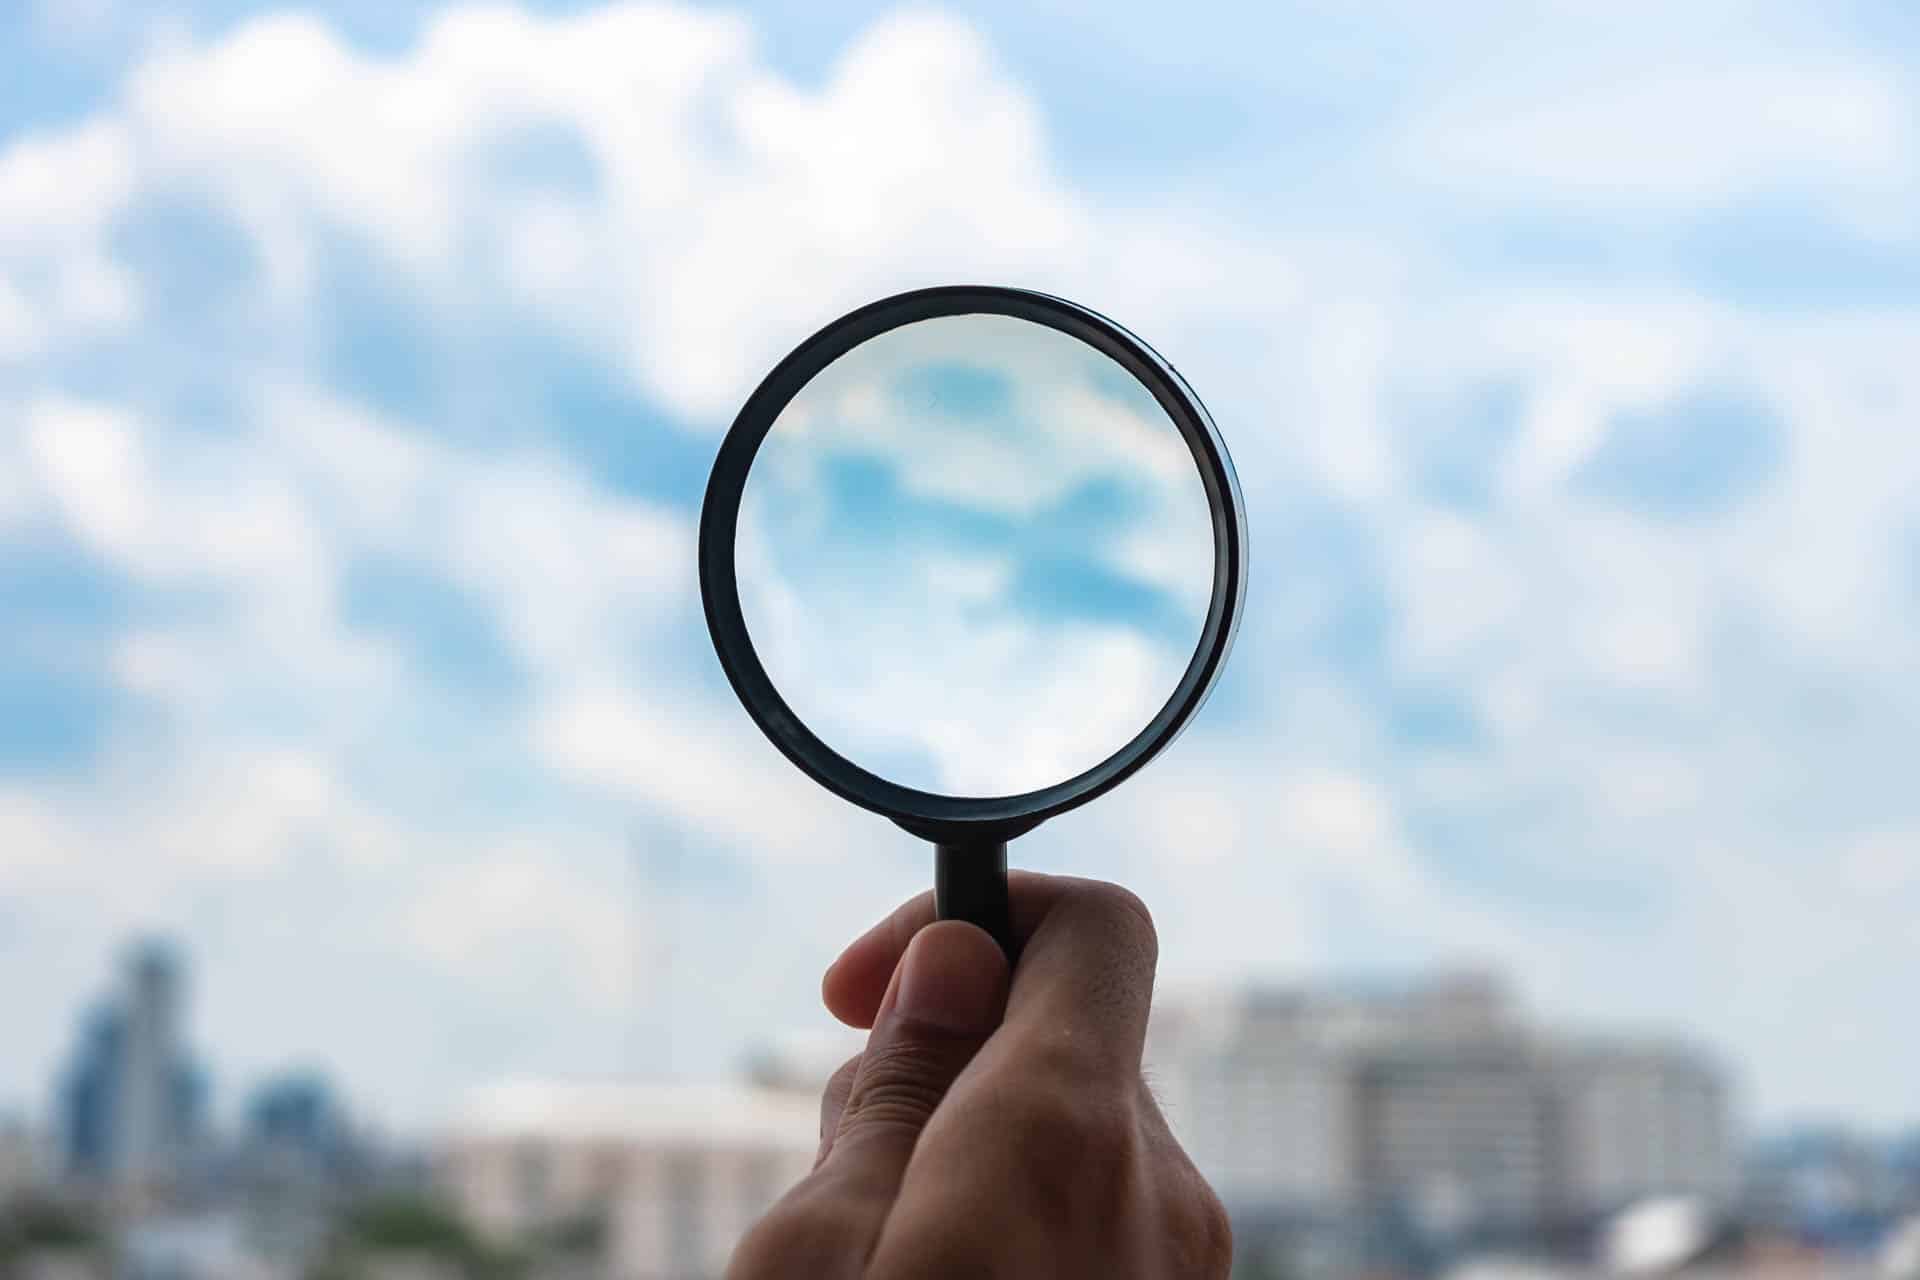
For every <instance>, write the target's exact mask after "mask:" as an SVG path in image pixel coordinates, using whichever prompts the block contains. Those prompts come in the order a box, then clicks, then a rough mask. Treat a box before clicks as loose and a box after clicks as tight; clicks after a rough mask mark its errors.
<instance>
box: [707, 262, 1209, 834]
mask: <svg viewBox="0 0 1920 1280" xmlns="http://www.w3.org/2000/svg"><path fill="white" fill-rule="evenodd" d="M960 315H1000V316H1010V317H1013V318H1016V319H1020V320H1027V321H1032V322H1034V323H1037V324H1042V325H1045V326H1047V327H1048V328H1051V329H1056V330H1058V331H1060V332H1062V333H1065V334H1068V335H1069V336H1071V337H1075V338H1078V339H1080V340H1081V341H1083V342H1085V343H1087V344H1088V345H1089V346H1091V347H1093V348H1094V349H1096V350H1097V351H1099V352H1100V353H1101V354H1103V355H1105V356H1107V357H1108V358H1110V359H1112V360H1113V361H1115V362H1116V363H1118V364H1119V365H1120V366H1121V367H1122V368H1124V369H1126V370H1127V371H1128V372H1129V373H1131V374H1133V376H1134V377H1135V378H1137V379H1138V380H1139V381H1140V382H1141V384H1142V385H1143V386H1145V387H1146V389H1147V390H1148V391H1149V392H1150V393H1152V395H1153V397H1154V400H1155V401H1156V402H1158V404H1159V405H1160V407H1161V409H1162V410H1163V411H1164V412H1165V413H1166V414H1167V416H1168V417H1169V418H1170V419H1171V420H1172V421H1173V424H1174V426H1175V427H1176V428H1177V429H1178V430H1179V432H1180V435H1181V438H1182V439H1184V440H1185V441H1186V443H1187V447H1188V450H1189V451H1190V452H1191V454H1192V455H1193V460H1194V465H1195V466H1196V468H1197V469H1198V470H1199V472H1200V478H1201V482H1202V484H1203V485H1204V487H1205V489H1206V493H1207V507H1208V510H1209V514H1210V516H1211V519H1212V524H1213V592H1212V596H1211V598H1210V599H1209V601H1208V605H1207V617H1206V622H1205V623H1204V625H1203V626H1202V627H1201V631H1200V640H1199V643H1198V644H1197V645H1196V646H1195V648H1194V653H1193V657H1192V659H1191V660H1190V661H1189V662H1188V664H1187V667H1186V670H1185V671H1184V672H1182V673H1181V677H1180V681H1179V683H1178V684H1177V685H1176V686H1175V687H1174V691H1173V693H1172V694H1171V695H1170V696H1169V697H1168V698H1167V700H1166V702H1165V703H1164V704H1163V705H1162V706H1161V708H1160V710H1159V711H1158V712H1157V713H1155V715H1154V716H1153V718H1152V719H1151V720H1149V721H1148V722H1147V725H1146V727H1145V728H1143V729H1141V730H1140V732H1139V733H1137V734H1135V735H1134V736H1133V737H1132V738H1130V739H1128V741H1127V742H1126V744H1125V745H1123V746H1122V747H1120V748H1119V749H1118V750H1117V751H1115V752H1114V753H1113V754H1111V755H1109V756H1107V757H1106V758H1105V759H1104V760H1102V761H1101V762H1100V763H1098V764H1096V765H1094V766H1092V767H1091V768H1088V769H1085V770H1083V771H1081V772H1080V773H1078V774H1075V775H1074V776H1073V777H1071V778H1067V779H1065V780H1064V781H1061V782H1057V783H1054V784H1053V785H1051V786H1047V787H1042V788H1039V789H1037V790H1034V791H1026V792H1022V793H1020V794H1018V795H1006V796H950V795H943V794H940V793H938V792H932V791H921V790H918V789H917V788H914V787H907V786H902V785H901V784H899V783H897V782H893V781H891V780H889V779H887V778H883V777H881V776H880V775H878V774H876V773H872V772H869V771H868V770H866V769H864V768H862V767H861V766H859V765H857V764H855V763H854V762H853V761H852V760H849V759H848V758H847V757H845V756H843V755H841V754H840V753H839V752H838V751H835V750H834V749H833V748H832V747H830V746H828V745H827V744H826V743H825V742H824V741H822V740H821V739H820V738H819V737H818V736H817V735H816V734H815V733H814V732H813V731H812V730H810V729H808V728H807V726H806V725H805V724H804V723H802V722H801V720H800V718H799V717H798V716H796V715H795V714H794V713H793V710H792V708H790V707H789V706H788V705H787V702H786V699H784V698H783V697H781V695H780V691H779V689H778V688H777V687H775V685H774V683H773V680H772V678H771V677H769V676H768V675H767V671H766V668H765V667H764V666H763V665H762V664H761V662H760V657H759V654H758V653H757V652H755V650H754V647H753V639H752V636H751V635H750V634H749V633H748V630H747V624H746V618H745V616H744V615H743V613H742V611H741V607H740V583H739V578H738V567H737V565H736V564H735V560H734V546H735V540H736V537H737V535H738V532H739V521H740V502H741V498H742V496H743V495H744V493H745V491H746V484H747V476H748V473H749V472H750V471H751V469H752V467H753V460H754V458H755V456H756V455H757V454H758V453H759V451H760V445H761V443H762V442H763V441H765V439H766V438H767V435H768V433H769V432H771V431H772V430H773V425H774V423H775V421H776V420H777V419H778V418H779V416H780V414H781V412H782V411H783V410H784V409H785V408H786V407H787V405H788V403H789V402H791V401H792V399H793V398H794V396H796V395H798V394H799V392H800V390H801V389H802V388H803V387H805V386H806V385H807V384H808V383H809V382H811V381H812V379H813V378H814V376H815V375H816V374H818V373H819V372H820V371H821V370H823V369H825V368H826V367H827V366H828V365H830V364H832V363H833V362H834V361H835V360H838V359H839V358H840V357H841V356H843V355H845V354H846V353H847V352H849V351H851V350H853V349H854V348H855V347H857V346H859V345H860V344H861V343H863V342H866V341H868V340H869V339H872V338H875V337H877V336H879V335H880V334H882V333H886V332H888V331H889V330H892V329H897V328H900V327H901V326H903V325H908V324H913V323H916V322H918V321H922V320H932V319H938V318H940V317H944V316H960ZM1246 546H1247V525H1246V508H1245V504H1244V502H1243V501H1242V499H1241V495H1240V481H1239V478H1238V477H1237V476H1236V475H1235V474H1234V469H1233V460H1232V458H1231V456H1230V455H1229V454H1228V453H1227V446H1226V442H1225V441H1223V440H1222V439H1221V438H1220V431H1219V428H1218V427H1216V426H1215V425H1214V422H1213V418H1212V417H1211V415H1209V414H1208V413H1207V410H1206V407H1205V406H1204V405H1202V404H1201V403H1200V398H1199V396H1197V395H1195V394H1194V391H1193V388H1191V387H1190V386H1188V385H1187V381H1186V379H1185V378H1183V377H1182V376H1181V375H1180V372H1179V370H1177V369H1175V368H1174V367H1173V365H1172V364H1170V363H1168V362H1167V361H1166V360H1165V359H1164V358H1162V357H1161V356H1160V354H1159V353H1158V352H1156V351H1154V350H1153V348H1151V347H1149V346H1148V345H1147V344H1146V343H1145V342H1143V341H1141V340H1140V339H1139V338H1138V337H1136V336H1135V335H1134V334H1133V333H1131V332H1129V331H1128V330H1127V329H1125V328H1123V327H1121V326H1120V325H1119V324H1116V323H1115V322H1114V321H1112V320H1110V319H1108V318H1107V317H1105V316H1103V315H1101V314H1100V313H1098V312H1096V311H1093V310H1091V309H1090V308H1087V307H1083V306H1081V305H1080V304H1078V303H1075V302H1069V301H1068V300H1066V299H1065V298H1058V297H1055V296H1053V295H1051V294H1045V293H1036V292H1032V291H1030V290H1026V289H1013V288H1007V287H1004V286H1000V285H943V286H939V287H936V288H931V289H915V290H912V291H910V292H907V293H900V294H895V295H894V296H892V297H889V298H882V299H880V300H879V301H877V302H872V303H868V304H867V305H866V306H863V307H860V308H858V309H857V310H854V311H850V312H848V313H847V314H846V315H844V316H842V317H840V318H839V319H838V320H835V321H834V322H833V323H832V324H829V325H827V326H826V327H825V328H823V329H821V330H820V331H819V332H817V333H815V334H814V335H813V336H812V337H810V338H808V339H807V340H806V341H805V342H803V343H801V344H800V345H799V346H798V347H795V348H794V349H793V351H791V352H790V353H788V355H787V356H786V358H785V359H783V360H781V361H780V363H779V364H777V365H775V366H774V368H773V371H772V372H771V373H769V374H767V376H766V377H765V378H764V379H762V380H761V382H760V385H759V386H758V387H757V388H755V389H754V392H753V394H752V395H751V396H749V397H748V398H747V402H746V404H745V405H744V406H743V407H742V408H741V410H740V412H739V414H738V416H736V417H735V418H734V421H733V425H732V427H730V428H729V429H728V431H727V435H726V438H725V439H724V440H723V441H722V442H721V444H720V451H719V454H718V455H717V456H716V457H715V459H714V463H713V471H712V473H711V475H710V476H709V477H708V480H707V491H706V498H705V501H704V502H703V503H702V505H701V509H700V546H699V566H700V598H701V602H702V605H703V606H704V609H705V612H706V618H707V632H708V634H709V635H710V636H711V637H712V640H713V647H714V652H715V653H716V654H717V655H718V657H719V659H720V666H721V669H722V670H723V671H725V672H726V676H727V681H728V683H729V684H731V685H732V686H733V691H734V693H735V695H736V696H738V697H739V699H740V703H741V705H742V706H744V707H745V708H746V709H747V714H748V715H750V716H752V717H753V721H754V723H755V724H757V725H758V726H759V727H760V731H761V732H762V733H764V734H765V735H766V736H767V739H768V740H769V741H770V742H772V743H773V745H774V746H775V747H777V748H778V749H779V750H780V752H781V754H783V755H785V756H786V757H787V759H789V760H791V761H792V762H793V763H794V764H795V765H796V766H798V767H799V768H800V770H801V771H802V772H803V773H805V774H807V775H808V776H809V777H811V778H812V779H813V780H814V781H815V782H818V783H819V784H820V785H821V786H823V787H825V788H826V789H827V790H829V791H831V792H833V793H834V794H835V795H838V796H840V797H842V798H843V799H846V800H849V801H852V802H853V803H854V804H857V805H859V806H860V807H862V808H864V809H869V810H871V811H873V812H875V813H878V814H882V815H884V816H885V817H888V818H891V819H892V820H893V821H894V822H896V823H898V824H899V825H900V826H902V827H905V828H906V829H907V830H909V831H912V832H914V833H915V834H917V835H921V836H924V837H925V838H927V839H929V840H937V841H951V840H966V839H973V840H979V839H1002V840H1004V839H1008V838H1011V837H1012V836H1014V835H1017V834H1019V833H1020V832H1022V831H1026V830H1028V829H1030V828H1032V827H1034V826H1037V825H1038V824H1039V823H1041V822H1044V821H1045V820H1046V819H1048V818H1051V817H1053V816H1054V815H1056V814H1059V813H1064V812H1066V811H1067V810H1069V809H1072V808H1076V807H1077V806H1079V805H1083V804H1085V803H1086V802H1087V801H1089V800H1091V799H1093V798H1094V797H1095V796H1098V795H1102V794H1104V793H1105V792H1107V791H1110V790H1112V789H1113V788H1114V787H1116V786H1118V785H1119V784H1120V783H1122V782H1124V781H1125V780H1126V779H1127V778H1129V777H1131V776H1132V775H1133V774H1135V773H1136V772H1138V771H1139V770H1140V769H1141V768H1142V767H1144V766H1145V765H1146V763H1147V762H1148V761H1149V760H1151V759H1153V758H1154V757H1155V756H1156V755H1158V754H1159V753H1160V752H1162V751H1164V750H1165V749H1166V747H1167V746H1168V744H1169V743H1171V742H1172V741H1173V740H1174V739H1175V738H1176V737H1178V736H1179V735H1180V732H1181V730H1183V729H1185V728H1186V726H1187V724H1188V723H1189V722H1190V721H1191V720H1192V719H1193V716H1194V713H1195V712H1197V711H1198V710H1199V709H1200V707H1201V706H1202V705H1203V704H1204V703H1205V702H1206V700H1207V696H1208V695H1209V694H1210V693H1211V692H1212V691H1213V687H1214V685H1215V684H1216V683H1217V682H1218V680H1219V678H1220V672H1221V669H1222V668H1223V667H1224V666H1225V665H1226V658H1227V653H1228V651H1229V650H1231V649H1232V647H1233V639H1234V634H1235V632H1236V631H1237V630H1238V628H1239V625H1240V615H1241V612H1242V608H1243V606H1244V603H1245V599H1246V590H1247V573H1246Z"/></svg>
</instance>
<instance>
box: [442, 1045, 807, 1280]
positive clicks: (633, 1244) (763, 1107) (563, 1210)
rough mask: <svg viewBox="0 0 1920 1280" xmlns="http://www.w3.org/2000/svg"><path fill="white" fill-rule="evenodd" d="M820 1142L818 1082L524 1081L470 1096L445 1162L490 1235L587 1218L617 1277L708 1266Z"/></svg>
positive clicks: (541, 1230) (718, 1265)
mask: <svg viewBox="0 0 1920 1280" xmlns="http://www.w3.org/2000/svg"><path fill="white" fill-rule="evenodd" d="M818 1144H819V1096H818V1094H817V1092H815V1093H802V1092H799V1091H795V1090H786V1089H775V1088H766V1087H761V1086H755V1085H725V1086H711V1087H691V1086H673V1085H658V1086H653V1085H565V1084H553V1083H541V1082H522V1083H515V1084H508V1085H503V1086H498V1087H494V1088H490V1089H486V1090H482V1091H480V1092H478V1093H475V1094H473V1095H472V1096H470V1097H469V1098H468V1099H467V1100H466V1102H465V1104H464V1105H463V1106H462V1107H461V1109H460V1111H459V1114H458V1116H457V1117H456V1119H455V1121H454V1123H453V1124H452V1126H451V1128H450V1130H449V1132H448V1133H447V1134H446V1136H445V1139H444V1141H443V1143H442V1146H441V1150H440V1158H439V1162H438V1164H439V1178H440V1180H441V1182H442V1184H443V1186H444V1187H445V1189H446V1191H447V1192H448V1193H449V1194H450V1196H451V1197H452V1199H453V1200H454V1202H455V1203H456V1204H457V1205H458V1206H459V1208H460V1210H461V1212H462V1215H463V1216H464V1217H465V1218H466V1219H467V1220H468V1221H469V1222H470V1223H472V1224H473V1225H474V1227H475V1229H476V1230H477V1231H479V1232H480V1233H481V1234H482V1235H483V1236H484V1237H486V1238H487V1239H489V1240H490V1241H493V1242H495V1243H502V1244H507V1243H525V1242H527V1241H529V1240H538V1239H541V1238H554V1237H556V1236H559V1235H562V1234H566V1233H571V1232H579V1231H586V1232H589V1233H590V1234H593V1235H595V1236H597V1237H598V1238H599V1239H600V1240H601V1241H602V1252H603V1257H604V1265H605V1274H606V1275H608V1276H609V1277H613V1278H615V1280H668V1278H671V1280H700V1278H701V1277H718V1276H719V1275H721V1274H722V1272H724V1271H725V1269H726V1263H727V1258H728V1255H729V1254H730V1253H731V1252H732V1249H733V1246H734V1243H735V1242H736V1241H737V1240H738V1239H739V1238H740V1236H741V1235H742V1234H744V1233H745V1231H746V1230H747V1228H748V1227H749V1226H751V1225H752V1224H753V1222H755V1221H756V1220H757V1219H758V1218H759V1217H760V1215H761V1214H763V1213H764V1212H765V1211H766V1210H767V1208H768V1207H769V1206H771V1205H772V1204H773V1202H774V1201H775V1200H776V1199H778V1198H779V1196H780V1195H781V1194H782V1193H783V1192H785V1191H786V1189H787V1188H788V1187H790V1186H791V1185H792V1184H793V1183H794V1182H796V1181H798V1180H799V1179H800V1178H801V1177H803V1176H805V1174H806V1173H807V1171H808V1170H809V1169H810V1168H811V1167H812V1164H813V1157H814V1152H815V1150H816V1148H817V1147H818Z"/></svg>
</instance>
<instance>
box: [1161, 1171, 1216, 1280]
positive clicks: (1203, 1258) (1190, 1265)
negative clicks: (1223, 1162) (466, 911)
mask: <svg viewBox="0 0 1920 1280" xmlns="http://www.w3.org/2000/svg"><path fill="white" fill-rule="evenodd" d="M1168 1216H1169V1218H1170V1219H1171V1220H1170V1221H1169V1223H1168V1231H1167V1236H1166V1239H1167V1241H1168V1243H1169V1244H1171V1245H1173V1246H1174V1248H1175V1251H1176V1252H1177V1253H1178V1255H1179V1257H1178V1258H1177V1263H1178V1273H1179V1274H1180V1275H1183V1276H1194V1277H1196V1278H1197V1280H1224V1277H1225V1276H1226V1275H1227V1273H1228V1271H1230V1270H1231V1269H1232V1266H1233V1222H1232V1220H1231V1219H1230V1218H1229V1217H1228V1216H1227V1207H1226V1206H1225V1205H1224V1204H1222V1203H1220V1197H1219V1196H1217V1195H1215V1194H1214V1193H1213V1188H1211V1187H1209V1186H1207V1184H1206V1183H1204V1182H1202V1181H1200V1179H1199V1178H1198V1177H1195V1178H1194V1179H1193V1180H1192V1182H1191V1183H1190V1184H1189V1189H1188V1191H1187V1192H1186V1193H1185V1194H1183V1195H1181V1196H1180V1197H1179V1198H1178V1201H1177V1204H1176V1207H1175V1208H1174V1209H1173V1211H1172V1212H1171V1213H1170V1214H1169V1215H1168Z"/></svg>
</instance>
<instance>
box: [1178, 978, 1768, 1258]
mask: <svg viewBox="0 0 1920 1280" xmlns="http://www.w3.org/2000/svg"><path fill="white" fill-rule="evenodd" d="M1149 1063H1150V1068H1151V1078H1152V1079H1153V1081H1154V1083H1155V1087H1156V1091H1157V1092H1158V1093H1159V1094H1160V1096H1161V1097H1162V1099H1163V1100H1164V1102H1165V1104H1166V1107H1167V1110H1168V1113H1169V1118H1170V1120H1171V1122H1172V1123H1173V1125H1174V1128H1175V1131H1176V1132H1177V1133H1178V1134H1179V1135H1180V1137H1181V1139H1182V1141H1183V1142H1185V1143H1186V1145H1187V1147H1188V1150H1189V1151H1190V1152H1191V1153H1192V1155H1193V1157H1194V1160H1195V1162H1196V1163H1197V1164H1198V1165H1199V1166H1200V1168H1201V1170H1202V1172H1204V1173H1205V1174H1206V1175H1207V1176H1208V1178H1209V1179H1210V1180H1211V1181H1212V1182H1213V1184H1214V1185H1215V1187H1216V1188H1217V1189H1218V1190H1219V1192H1220V1193H1221V1196H1222V1198H1223V1199H1225V1200H1226V1201H1227V1202H1228V1203H1229V1205H1230V1206H1233V1207H1234V1208H1236V1209H1237V1210H1239V1211H1241V1212H1243V1213H1249V1214H1256V1215H1259V1214H1276V1215H1286V1216H1291V1217H1293V1218H1295V1219H1298V1220H1311V1221H1322V1222H1333V1221H1343V1220H1344V1221H1353V1220H1357V1219H1371V1220H1376V1221H1379V1220H1391V1221H1395V1222H1401V1223H1405V1224H1406V1225H1407V1226H1408V1229H1409V1230H1412V1231H1414V1232H1416V1233H1420V1234H1425V1235H1428V1236H1433V1237H1444V1236H1461V1237H1465V1236H1479V1237H1486V1236H1507V1237H1515V1236H1526V1237H1535V1238H1538V1237H1540V1236H1542V1235H1544V1234H1546V1233H1550V1232H1554V1231H1557V1230H1560V1229H1563V1228H1567V1227H1573V1226H1579V1225H1582V1224H1586V1225H1591V1224H1592V1223H1593V1222H1595V1221H1597V1220H1598V1219H1599V1218H1600V1217H1602V1216H1603V1215H1606V1214H1608V1213H1611V1212H1613V1211H1615V1210H1617V1209H1619V1208H1621V1207H1623V1206H1625V1205H1628V1204H1631V1203H1634V1202H1635V1201H1638V1200H1641V1199H1643V1198H1645V1197H1648V1196H1652V1195H1667V1194H1682V1195H1690V1196H1695V1197H1699V1198H1701V1199H1703V1200H1705V1201H1706V1202H1707V1203H1709V1204H1713V1205H1720V1204H1724V1203H1725V1202H1726V1201H1727V1199H1728V1197H1729V1196H1730V1195H1731V1193H1732V1190H1733V1154H1732V1149H1731V1144H1730V1135H1729V1132H1728V1119H1727V1108H1728V1100H1727V1091H1726V1086H1725V1083H1724V1081H1723V1080H1722V1078H1721V1076H1720V1074H1719V1072H1718V1070H1717V1069H1716V1068H1715V1067H1714V1066H1713V1064H1711V1063H1710V1062H1708V1061H1706V1060H1705V1059H1704V1058H1703V1057H1701V1056H1700V1055H1699V1054H1697V1053H1696V1052H1694V1051H1693V1050H1692V1049H1690V1048H1688V1047H1687V1046H1684V1045H1678V1044H1667V1043H1661V1042H1649V1043H1640V1042H1634V1041H1629V1040H1625V1039H1617V1038H1613V1039H1610V1038H1605V1037H1580V1038H1575V1037H1570V1036H1566V1035H1560V1034H1555V1033H1553V1032H1550V1031H1548V1030H1545V1029H1542V1028H1539V1027H1535V1026H1532V1025H1529V1024H1528V1023H1526V1022H1525V1021H1524V1020H1523V1019H1522V1017H1521V1016H1520V1014H1519V1011H1518V1010H1517V1009H1516V1008H1515V1006H1514V1003H1513V1001H1512V1000H1511V998H1510V996H1509V995H1508V993H1507V992H1506V990H1505V989H1504V988H1503V987H1502V986H1501V985H1500V984H1499V983H1498V982H1497V981H1495V980H1493V979H1491V978H1486V977H1480V976H1468V977H1462V978H1452V979H1447V980H1443V981H1438V982H1434V983H1431V984H1428V985H1424V986H1415V987H1410V988H1406V989H1400V990H1385V991H1355V990H1338V989H1323V990H1271V989H1269V990H1248V991H1240V992H1234V993H1222V994H1219V995H1216V996H1213V997H1211V998H1199V999H1188V1000H1178V999H1174V1000H1168V1001H1165V1002H1163V1005H1162V1008H1161V1009H1160V1010H1159V1011H1158V1012H1157V1013H1156V1016H1155V1019H1154V1024H1153V1028H1152V1032H1151V1036H1150V1043H1149Z"/></svg>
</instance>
